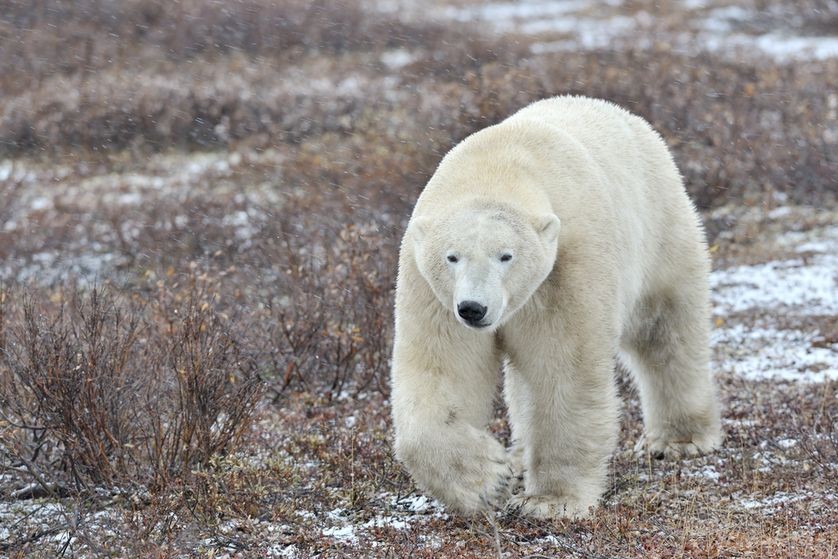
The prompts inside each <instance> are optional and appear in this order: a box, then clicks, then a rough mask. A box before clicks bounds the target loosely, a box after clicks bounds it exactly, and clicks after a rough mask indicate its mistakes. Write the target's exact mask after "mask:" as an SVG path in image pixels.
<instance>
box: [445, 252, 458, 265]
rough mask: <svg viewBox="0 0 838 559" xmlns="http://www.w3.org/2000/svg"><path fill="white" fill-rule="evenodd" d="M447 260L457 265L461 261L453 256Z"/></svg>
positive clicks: (449, 256)
mask: <svg viewBox="0 0 838 559" xmlns="http://www.w3.org/2000/svg"><path fill="white" fill-rule="evenodd" d="M446 258H447V260H448V261H449V262H451V263H452V264H456V263H457V262H459V260H460V259H459V258H457V257H456V256H454V255H453V254H449V255H448V256H447V257H446Z"/></svg>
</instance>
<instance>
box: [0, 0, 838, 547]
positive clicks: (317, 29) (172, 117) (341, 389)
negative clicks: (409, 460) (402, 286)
mask: <svg viewBox="0 0 838 559" xmlns="http://www.w3.org/2000/svg"><path fill="white" fill-rule="evenodd" d="M648 4H649V3H647V2H634V3H627V5H626V6H625V7H624V8H621V9H625V10H626V11H627V13H634V12H636V11H639V10H644V9H646V10H648V9H649V5H648ZM763 4H766V5H768V4H771V3H763ZM778 4H779V3H778ZM772 5H773V4H772ZM807 6H810V7H811V6H814V8H818V9H821V10H824V11H826V9H827V8H826V7H825V6H823V5H820V4H819V3H818V2H811V3H809V4H807ZM769 7H770V6H769ZM667 10H669V11H666V10H664V11H663V13H662V15H661V17H662V18H664V19H665V20H666V22H668V23H667V25H671V26H673V27H675V28H676V29H677V26H678V25H679V23H678V22H679V17H683V13H681V12H679V11H678V10H679V8H678V7H676V6H670V7H668V8H667ZM807 13H808V12H807ZM804 19H805V18H804ZM807 21H808V20H807ZM806 25H814V23H811V24H809V23H807V24H806ZM829 25H830V24H829V23H828V22H827V30H828V29H830V27H829ZM818 29H821V27H818ZM824 32H826V31H824ZM532 40H533V39H532V38H531V37H526V36H516V35H514V34H507V35H505V36H489V35H487V34H486V33H483V32H482V30H481V29H479V28H462V27H458V26H454V25H452V24H451V23H450V22H449V23H442V22H425V21H421V20H415V21H413V20H409V19H399V18H397V17H396V15H394V14H384V13H378V12H374V11H371V9H369V7H365V6H364V5H362V4H360V3H358V4H353V3H343V2H315V3H308V2H298V1H289V2H279V3H276V2H268V1H267V0H246V1H244V2H236V3H234V4H229V3H228V4H224V3H212V2H199V1H197V0H196V1H188V2H179V3H172V2H141V1H133V0H132V1H128V2H111V1H107V0H83V1H81V2H74V3H72V4H68V3H56V2H49V1H45V0H40V1H38V2H35V3H34V4H33V3H31V2H21V1H17V0H14V1H10V0H7V1H5V2H3V1H0V95H1V96H2V97H3V100H4V102H3V103H2V105H0V155H3V156H6V157H13V158H14V160H13V161H12V160H9V161H7V162H3V163H2V164H0V200H2V203H0V282H3V283H4V284H5V287H4V288H3V289H2V290H0V348H2V358H0V413H2V415H0V501H1V502H0V519H2V522H0V524H2V523H7V524H6V525H5V526H0V553H6V554H8V555H9V556H12V557H30V556H54V555H58V554H64V555H70V556H73V555H75V556H103V555H107V554H111V555H113V556H153V557H180V556H184V555H188V554H192V555H196V556H213V557H220V556H224V554H227V555H228V556H231V557H232V556H235V557H252V556H264V555H269V554H271V553H273V554H276V555H278V554H279V553H280V552H282V551H283V550H286V551H285V552H286V553H289V554H292V551H293V552H294V553H296V555H293V554H292V556H300V557H309V556H314V555H318V554H319V556H327V557H330V556H349V555H354V554H358V553H366V554H370V555H376V556H384V557H408V556H411V557H412V556H416V557H422V556H426V557H446V556H461V557H482V556H492V555H496V554H497V550H498V548H500V550H501V552H503V553H504V554H506V556H510V557H518V556H521V557H523V556H533V557H537V556H539V555H540V554H543V555H548V556H552V555H562V556H572V557H613V556H624V557H670V556H689V557H720V556H724V557H748V556H753V557H772V556H776V557H796V556H812V557H830V556H832V555H834V550H835V547H836V541H835V526H836V520H835V513H834V508H835V500H834V499H835V493H834V489H832V488H831V487H830V485H829V480H830V479H832V478H834V477H835V473H836V472H835V464H836V461H837V460H838V456H836V445H838V441H836V439H835V434H834V421H835V416H836V413H838V411H836V406H835V394H834V383H829V382H827V383H825V384H820V385H818V384H800V385H796V384H781V385H779V386H772V385H771V384H770V383H767V382H751V381H745V380H742V379H740V378H738V377H736V376H734V375H730V374H726V375H723V376H722V377H721V382H722V394H723V396H724V399H725V409H726V418H725V421H726V423H725V425H726V429H727V431H728V442H727V444H726V446H725V448H724V449H723V450H722V451H721V452H719V453H718V454H716V455H713V456H709V457H704V458H700V459H695V460H691V461H687V462H684V463H665V464H664V463H653V464H643V463H637V462H636V461H634V460H633V459H631V458H630V457H629V456H628V454H627V453H620V454H618V455H617V456H616V457H615V459H614V462H613V465H612V471H613V480H612V482H613V483H612V488H611V491H609V493H608V495H607V497H606V499H605V502H604V506H603V507H602V509H601V510H600V511H599V512H598V513H597V515H596V516H595V517H594V518H593V519H592V520H589V521H584V522H574V523H568V522H555V523H551V522H527V521H524V520H521V519H518V518H508V517H501V516H498V517H486V518H476V519H465V518H459V517H448V516H447V515H445V514H444V513H442V512H441V511H439V510H438V508H436V506H435V505H433V504H430V505H427V506H426V507H424V508H421V507H420V508H421V510H420V511H419V512H416V511H409V510H406V509H408V508H409V507H410V506H411V503H413V504H414V505H415V503H416V501H415V500H410V499H411V497H410V496H411V495H413V492H414V491H415V489H414V487H413V486H412V484H411V481H410V479H409V478H408V476H407V475H406V474H405V472H404V471H403V470H402V469H401V467H400V466H399V465H398V464H396V463H395V462H394V460H393V458H392V456H391V452H390V443H389V437H390V419H389V415H388V400H387V397H388V380H387V379H388V359H389V353H390V344H391V339H392V318H391V313H392V311H391V305H392V290H393V284H394V274H395V268H396V254H397V250H398V242H399V239H400V235H401V232H402V230H403V227H404V224H405V222H406V219H407V216H408V215H409V211H410V207H411V206H412V203H413V201H414V200H415V198H416V196H417V194H418V192H419V190H420V189H421V187H422V185H423V184H424V182H425V181H426V180H427V178H428V177H429V176H430V174H431V173H432V172H433V169H434V166H435V164H436V163H437V161H438V160H439V158H440V156H441V155H442V154H443V153H444V152H446V151H447V150H448V149H449V148H450V147H451V146H452V145H454V144H455V143H456V142H457V141H458V140H460V139H461V138H463V137H465V136H466V135H468V134H469V133H471V132H473V131H474V130H476V129H478V128H480V127H483V126H485V125H487V124H491V123H493V122H496V121H498V120H500V119H501V118H503V117H504V116H506V115H508V114H509V113H510V112H512V111H514V110H515V109H517V108H519V107H521V106H523V105H525V104H526V103H528V102H530V101H532V100H534V99H537V98H540V97H544V96H547V95H553V94H559V93H580V94H586V95H592V96H599V97H604V98H607V99H611V100H613V101H615V102H617V103H620V104H622V105H624V106H626V107H628V108H629V109H631V110H633V111H635V112H637V113H639V114H641V115H643V116H645V117H646V118H648V119H649V120H650V121H651V122H652V124H653V125H654V126H655V127H656V128H657V129H659V130H660V131H661V132H662V133H663V135H664V136H665V138H666V140H667V142H668V143H669V144H670V145H671V146H672V147H673V151H674V153H675V156H676V158H677V160H678V163H679V166H680V168H681V169H682V171H683V172H684V174H685V176H686V179H687V184H688V188H689V190H690V192H691V193H692V194H693V196H694V197H695V199H696V200H697V201H698V203H699V204H700V206H701V207H703V208H713V207H716V208H719V207H722V208H723V209H724V208H727V207H737V206H765V208H766V211H767V210H770V209H771V208H773V207H774V205H776V204H777V203H778V200H780V199H781V197H782V196H785V200H786V201H787V202H794V203H797V204H808V205H820V206H826V207H834V204H835V189H834V176H835V157H834V153H835V149H834V144H835V138H836V134H835V129H834V124H833V123H834V119H835V110H836V105H835V103H836V101H835V97H834V95H833V94H831V93H830V92H828V91H826V89H827V88H826V87H825V84H828V83H833V82H835V81H836V80H838V62H836V59H835V58H831V59H828V60H825V61H820V62H817V61H807V62H801V63H777V62H774V61H771V60H769V59H759V58H754V59H748V60H747V61H746V60H732V59H729V58H724V57H720V56H716V55H713V54H709V53H690V52H687V53H677V52H675V51H674V50H673V49H670V48H667V46H666V45H653V46H652V47H650V48H631V47H625V48H619V49H601V50H596V51H586V50H580V51H574V52H565V53H561V54H550V55H540V56H534V55H533V54H532V53H531V51H530V43H531V42H532ZM394 51H395V52H397V53H398V52H401V51H405V52H406V53H407V54H408V55H409V56H408V58H407V59H405V61H403V62H401V63H399V64H394V63H391V62H388V58H387V56H388V55H392V53H393V52H394ZM201 149H212V150H214V151H213V152H211V153H199V152H197V150H201ZM724 215H727V214H724ZM785 224H786V223H785V222H778V223H777V224H774V225H772V227H775V228H780V229H782V228H783V227H784V226H785ZM813 226H814V225H813ZM754 227H756V229H754V230H752V229H750V228H747V227H745V226H744V225H742V226H738V225H737V223H736V220H735V219H734V218H731V217H722V218H718V219H717V218H713V219H710V220H708V233H709V235H710V237H711V241H714V242H715V245H716V247H717V250H718V252H717V253H716V255H715V256H716V258H717V261H718V262H725V263H727V264H734V263H737V262H746V261H747V262H750V261H751V260H749V259H754V258H757V259H763V261H764V260H766V259H769V258H771V257H777V255H779V254H781V252H780V249H779V248H777V247H775V246H773V245H770V244H767V245H765V246H762V245H760V247H759V249H758V251H757V252H755V250H754V245H753V243H752V242H751V241H752V239H753V237H755V236H757V235H761V234H764V233H765V228H764V226H763V225H762V224H757V225H755V226H754ZM730 232H733V233H734V234H733V235H725V234H726V233H730ZM775 232H776V231H775ZM784 250H785V249H784ZM782 254H785V253H782ZM97 285H98V287H95V288H94V287H93V286H97ZM813 320H815V319H813ZM816 320H817V322H818V324H819V325H820V327H821V328H822V329H824V330H825V331H826V332H827V334H829V333H830V332H831V331H832V330H830V328H832V329H833V330H834V317H816ZM830 321H831V322H830ZM830 324H831V325H832V326H830ZM824 343H826V342H824ZM621 390H622V392H623V394H624V396H625V398H626V401H627V404H626V410H625V420H624V425H623V432H622V437H621V443H620V444H621V446H620V448H621V449H627V448H630V446H631V444H632V443H633V441H634V440H635V439H636V438H637V436H638V435H639V425H640V421H639V411H638V407H639V406H638V404H637V401H636V398H635V396H634V394H633V392H632V390H631V388H630V386H629V384H628V383H627V382H626V380H625V379H622V380H621ZM260 394H263V395H264V397H263V398H259V395H260ZM492 427H493V429H494V430H495V432H496V433H497V434H498V436H499V437H501V438H502V439H503V438H505V437H508V427H507V425H506V421H505V419H504V416H503V411H502V409H500V408H499V410H498V417H497V419H496V421H495V422H494V423H493V426H492ZM787 439H793V440H794V441H796V442H795V444H794V445H793V446H789V447H786V446H783V445H782V444H780V443H779V442H778V441H784V440H787ZM708 472H709V474H708ZM778 494H780V495H783V494H787V495H789V496H791V497H790V499H789V500H785V501H783V500H781V501H777V502H776V503H775V502H773V501H771V499H772V498H773V497H772V496H775V495H778ZM406 498H407V499H406ZM748 500H750V501H752V502H753V503H756V504H754V505H753V507H751V508H747V507H743V506H742V505H741V503H742V502H746V501H748ZM10 519H11V520H10ZM394 522H395V524H394ZM399 523H401V524H399ZM347 525H350V526H354V527H356V530H355V532H354V534H355V537H356V539H355V541H354V542H353V541H352V540H351V539H341V538H340V537H337V536H335V535H334V534H333V533H332V535H329V534H328V533H327V534H324V530H327V531H328V530H329V529H330V528H332V529H337V530H339V529H342V528H345V527H346V526H347ZM365 525H366V526H365ZM291 546H294V547H293V548H292V547H291Z"/></svg>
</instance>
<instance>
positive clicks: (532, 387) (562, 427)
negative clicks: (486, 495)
mask: <svg viewBox="0 0 838 559" xmlns="http://www.w3.org/2000/svg"><path fill="white" fill-rule="evenodd" d="M542 335H544V336H548V338H545V339H543V340H539V339H538V338H540V337H541V336H542ZM505 338H508V340H509V342H510V344H511V345H512V346H513V348H512V350H511V351H510V357H511V359H510V363H509V364H508V365H507V367H506V371H505V374H506V379H505V383H506V387H505V388H506V389H505V396H506V398H507V400H508V407H509V410H510V420H511V422H512V431H513V434H514V435H515V437H516V438H518V439H519V444H521V445H522V449H523V466H524V491H523V492H522V493H519V494H516V495H514V496H513V497H512V498H511V499H510V501H509V504H508V509H509V510H510V511H511V512H517V513H520V514H524V515H527V516H533V517H536V518H552V517H569V518H580V517H585V516H588V514H589V513H590V511H591V508H592V507H595V506H596V505H597V503H598V501H599V498H600V497H601V495H602V493H603V491H604V489H605V482H606V472H607V464H608V459H609V457H610V455H611V453H612V452H613V450H614V448H615V446H616V442H617V430H618V421H617V419H618V410H619V406H618V400H617V396H616V388H615V386H614V379H613V367H614V361H613V357H610V356H609V355H608V353H609V351H608V350H609V347H610V344H608V343H607V342H606V343H602V342H601V341H598V342H594V339H596V340H601V339H602V337H601V336H597V337H596V338H593V337H592V336H591V337H588V336H580V337H579V338H576V337H575V336H574V335H573V333H572V332H568V331H567V330H566V329H563V328H558V327H557V328H550V327H549V326H547V325H545V327H544V329H543V330H542V331H541V333H537V334H535V335H533V332H532V331H528V332H526V335H524V336H519V335H517V334H511V335H508V336H507V335H505ZM515 346H517V348H519V349H520V351H518V350H516V349H515Z"/></svg>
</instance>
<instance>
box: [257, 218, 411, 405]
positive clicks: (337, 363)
mask: <svg viewBox="0 0 838 559" xmlns="http://www.w3.org/2000/svg"><path fill="white" fill-rule="evenodd" d="M281 223H282V222H281ZM289 227H290V226H289V225H288V224H287V223H286V224H285V225H280V228H281V231H280V233H279V235H278V236H277V238H278V243H277V244H275V245H270V250H269V251H268V253H267V254H268V255H269V256H268V257H269V258H271V259H275V261H276V262H278V263H280V264H279V269H278V276H279V277H278V281H277V283H278V285H277V290H276V292H277V293H279V294H280V296H279V297H269V298H267V299H266V301H265V302H264V307H265V313H266V315H267V316H266V320H267V321H269V325H270V326H269V329H268V332H267V340H266V341H265V343H267V344H269V347H270V348H271V349H270V351H269V356H270V360H271V363H272V369H273V370H274V371H276V372H277V373H278V374H279V376H280V378H278V379H277V382H276V383H275V384H274V387H275V389H276V390H277V392H279V393H281V392H282V391H284V390H285V389H286V388H288V387H289V386H292V387H294V388H295V389H298V390H299V389H302V390H314V389H319V390H320V391H325V394H326V397H327V398H332V397H335V396H338V395H340V394H341V392H342V391H343V390H344V389H345V388H347V387H348V386H349V385H351V387H352V390H353V391H354V392H355V393H358V392H359V391H361V390H364V389H365V388H367V387H369V386H371V385H374V387H375V388H376V389H377V390H380V391H382V392H384V393H386V392H387V390H388V388H387V382H386V379H387V368H388V359H389V353H390V344H391V339H392V324H391V322H392V318H391V314H392V313H391V301H392V288H393V285H394V279H395V278H394V276H393V272H394V269H395V258H394V254H395V247H394V246H393V244H394V243H393V241H392V238H391V237H387V236H382V235H381V234H380V233H379V232H378V231H377V229H376V228H375V227H373V226H356V225H353V224H342V225H340V226H339V228H338V230H337V231H336V232H334V236H332V235H330V234H329V233H328V232H325V233H324V232H320V233H319V234H318V233H316V232H311V233H312V234H313V237H312V236H305V237H301V236H300V235H297V234H293V233H292V230H290V229H289ZM301 238H304V239H305V241H304V244H303V241H301V240H300V239H301Z"/></svg>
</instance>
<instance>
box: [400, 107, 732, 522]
mask: <svg viewBox="0 0 838 559" xmlns="http://www.w3.org/2000/svg"><path fill="white" fill-rule="evenodd" d="M708 273H709V259H708V254H707V249H706V244H705V241H704V234H703V230H702V227H701V223H700V220H699V217H698V215H697V214H696V211H695V209H694V207H693V205H692V203H691V202H690V200H689V199H688V197H687V194H686V192H685V190H684V187H683V184H682V180H681V176H680V174H679V172H678V170H677V168H676V167H675V164H674V163H673V160H672V157H671V156H670V154H669V151H668V150H667V148H666V146H665V144H664V143H663V141H662V139H661V138H660V136H659V135H658V134H657V133H656V132H655V131H653V130H652V128H651V127H650V126H649V125H648V124H647V123H646V122H645V121H644V120H643V119H641V118H639V117H637V116H634V115H632V114H630V113H628V112H627V111H625V110H623V109H621V108H619V107H617V106H615V105H613V104H611V103H608V102H605V101H600V100H594V99H588V98H582V97H557V98H553V99H547V100H543V101H539V102H537V103H534V104H532V105H530V106H528V107H526V108H524V109H522V110H521V111H519V112H518V113H516V114H514V115H513V116H511V117H510V118H508V119H506V120H505V121H503V122H501V123H500V124H497V125H495V126H491V127H489V128H486V129H484V130H482V131H480V132H477V133H476V134H474V135H472V136H470V137H468V138H466V139H465V140H464V141H463V142H461V143H460V144H459V145H457V146H456V147H455V148H454V149H452V150H451V152H450V153H448V155H446V156H445V158H444V159H443V160H442V162H441V163H440V165H439V167H438V169H437V171H436V173H435V174H434V175H433V177H432V178H431V180H430V181H429V182H428V184H427V186H426V187H425V189H424V191H423V192H422V194H421V196H420V198H419V200H418V202H417V204H416V207H415V209H414V212H413V215H412V217H411V221H410V224H409V226H408V228H407V231H406V233H405V236H404V239H403V242H402V247H401V253H400V260H399V275H398V284H397V293H396V334H395V347H394V353H393V370H392V383H393V393H392V406H393V419H394V423H395V431H396V433H395V450H396V455H397V457H398V458H399V459H400V460H401V461H402V462H403V463H404V464H405V465H406V467H407V469H408V470H409V471H410V473H411V474H412V476H413V477H414V479H415V481H416V482H417V484H418V485H419V486H420V487H421V488H422V489H423V490H425V491H427V492H428V493H430V494H431V495H433V496H434V497H437V498H438V499H440V500H442V501H443V502H444V503H446V504H447V505H449V506H451V507H453V508H455V509H458V510H460V511H463V512H474V511H479V510H483V509H487V508H491V507H494V506H508V507H512V508H515V509H517V510H520V511H521V512H522V513H524V514H529V515H533V516H537V517H550V516H573V517H576V516H584V515H586V514H588V512H589V511H590V507H592V506H595V505H596V503H597V501H598V499H599V498H600V496H601V495H602V493H603V490H604V488H605V481H606V470H607V463H608V459H609V457H610V455H611V453H612V452H613V451H614V448H615V446H616V442H617V432H618V414H619V402H618V399H617V396H616V389H615V383H614V370H615V364H616V360H617V359H621V360H622V361H623V363H624V364H625V365H626V366H627V367H628V368H629V369H630V370H631V371H632V373H633V376H634V379H635V381H636V383H637V386H638V388H639V392H640V396H641V400H642V407H643V416H644V422H645V436H644V440H643V441H640V445H641V447H643V448H646V449H647V450H648V451H649V452H651V453H652V454H653V455H661V456H662V455H668V456H680V455H690V454H695V453H699V452H705V451H708V450H710V449H712V448H713V447H715V446H717V445H718V444H719V443H720V440H721V433H720V427H719V410H718V405H717V398H716V392H715V388H714V384H713V381H712V375H711V373H710V369H709V326H710V323H709V312H710V308H709V289H708ZM501 371H503V394H504V397H505V400H506V403H507V406H508V412H509V420H510V422H511V426H512V435H513V444H512V447H511V448H510V449H506V448H504V447H503V446H502V445H501V444H500V443H499V442H498V441H497V440H496V439H495V438H493V437H492V436H491V434H490V433H489V432H488V431H487V429H486V426H487V423H488V421H489V420H490V417H491V413H492V404H493V401H494V398H495V396H496V392H497V387H498V386H499V384H500V381H501ZM516 480H520V481H519V487H517V488H516V487H515V482H516Z"/></svg>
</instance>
